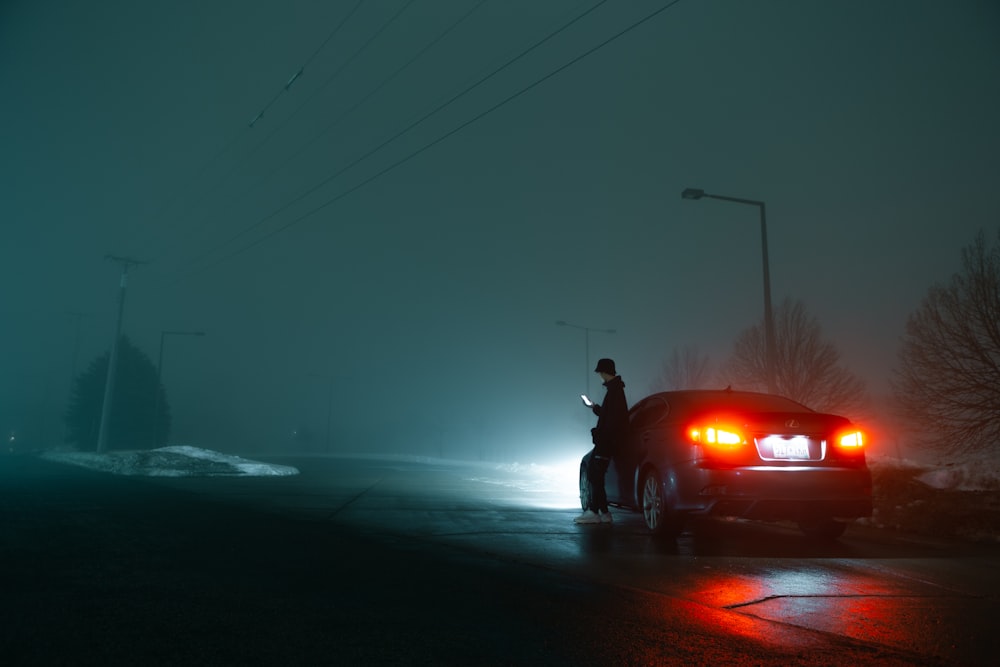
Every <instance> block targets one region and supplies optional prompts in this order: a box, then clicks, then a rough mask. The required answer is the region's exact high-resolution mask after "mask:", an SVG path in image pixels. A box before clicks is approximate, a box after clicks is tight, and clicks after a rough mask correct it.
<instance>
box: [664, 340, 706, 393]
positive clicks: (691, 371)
mask: <svg viewBox="0 0 1000 667" xmlns="http://www.w3.org/2000/svg"><path fill="white" fill-rule="evenodd" d="M711 367H712V364H711V361H710V360H709V358H708V355H707V354H702V353H701V352H700V351H699V349H698V347H697V346H695V345H687V346H684V347H682V348H676V347H675V348H674V349H673V351H672V352H671V353H670V356H669V357H668V358H667V359H666V360H665V361H664V362H663V368H662V370H661V371H660V376H659V377H658V378H657V379H656V381H655V382H654V385H653V388H652V389H653V391H672V390H676V389H705V388H707V387H708V386H709V383H710V382H711Z"/></svg>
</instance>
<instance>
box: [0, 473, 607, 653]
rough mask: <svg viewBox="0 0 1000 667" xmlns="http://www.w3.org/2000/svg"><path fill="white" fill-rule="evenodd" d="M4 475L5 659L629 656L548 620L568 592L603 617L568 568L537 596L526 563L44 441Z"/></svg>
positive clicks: (0, 573) (1, 621)
mask: <svg viewBox="0 0 1000 667" xmlns="http://www.w3.org/2000/svg"><path fill="white" fill-rule="evenodd" d="M0 488H2V491H3V495H2V496H0V498H2V500H0V509H2V514H0V526H2V529H3V534H2V536H0V558H2V570H0V595H2V602H0V662H2V664H5V665H60V664H65V665H80V664H87V665H91V664H92V665H151V664H159V665H289V664H296V665H326V664H337V665H362V664H364V665H371V664H445V665H451V664H454V665H460V664H461V665H471V664H540V663H539V661H540V660H541V661H542V662H549V663H550V664H551V663H552V662H553V660H552V659H551V656H559V661H561V662H563V663H564V664H570V663H572V662H575V661H577V662H579V663H581V664H596V663H598V662H607V664H613V663H615V662H620V660H621V659H622V657H623V656H622V655H615V654H614V653H609V654H606V655H603V656H602V655H600V654H598V655H595V654H593V652H592V642H588V641H586V639H587V635H588V634H592V633H593V630H594V628H593V627H567V628H564V629H563V630H555V631H554V630H553V625H552V623H550V622H549V621H550V620H551V618H552V617H553V616H554V615H558V614H560V609H563V608H566V607H567V606H570V607H572V608H574V609H577V610H580V611H582V613H583V614H584V617H586V614H587V613H588V609H589V610H590V613H593V615H594V617H595V618H596V617H597V616H598V615H599V606H600V600H599V595H598V594H595V592H594V591H591V590H587V587H586V585H583V584H579V583H570V582H568V581H566V582H563V583H565V586H564V587H563V588H561V589H554V590H553V591H552V593H553V595H552V597H550V598H549V602H548V603H546V604H545V605H543V606H539V604H538V597H537V595H536V594H535V593H534V591H533V589H534V588H535V587H536V586H537V585H538V582H536V581H535V578H536V577H537V576H538V575H537V574H536V573H535V572H534V571H533V570H532V569H531V568H528V567H517V566H516V565H511V564H510V563H507V564H504V566H503V567H502V568H500V567H498V566H497V565H496V564H491V562H490V561H489V560H486V559H479V560H474V559H473V557H472V556H463V555H461V554H450V555H449V556H448V557H447V558H442V555H441V554H440V553H435V554H430V553H427V552H425V551H423V550H422V549H423V548H422V547H420V546H419V545H415V544H412V543H400V544H391V543H387V542H386V541H384V540H382V539H381V538H377V537H373V536H368V537H366V536H363V535H361V534H358V533H357V532H352V531H348V530H345V529H344V528H343V527H338V526H334V525H331V524H328V523H324V522H317V521H300V520H294V519H289V518H287V517H278V516H272V515H266V514H261V513H256V512H253V511H248V510H246V509H241V508H236V507H231V506H226V505H223V504H213V503H207V502H205V501H204V499H199V498H196V497H191V496H187V495H185V494H183V493H178V492H176V491H171V490H169V489H166V488H163V487H160V486H157V485H155V484H149V483H145V482H143V481H141V480H129V479H127V478H118V477H113V476H110V475H105V474H100V473H92V472H88V471H84V470H80V469H76V468H71V467H68V466H60V465H57V464H52V463H45V462H42V461H38V460H36V459H33V458H29V457H6V458H4V459H3V460H0ZM464 558H468V559H469V560H468V561H466V562H463V559H464ZM545 585H546V586H551V583H546V584H545ZM527 597H530V598H531V599H530V601H529V600H527V599H526V598H527ZM545 656H550V659H546V658H545Z"/></svg>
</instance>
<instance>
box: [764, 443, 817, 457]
mask: <svg viewBox="0 0 1000 667" xmlns="http://www.w3.org/2000/svg"><path fill="white" fill-rule="evenodd" d="M772 442H773V446H774V450H773V451H774V458H776V459H808V458H809V443H808V442H806V441H805V440H775V441H772Z"/></svg>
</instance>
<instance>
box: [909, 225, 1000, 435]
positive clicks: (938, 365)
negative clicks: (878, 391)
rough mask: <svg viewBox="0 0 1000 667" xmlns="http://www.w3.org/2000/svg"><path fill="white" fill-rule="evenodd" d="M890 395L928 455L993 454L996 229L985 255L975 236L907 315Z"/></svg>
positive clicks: (999, 392)
mask: <svg viewBox="0 0 1000 667" xmlns="http://www.w3.org/2000/svg"><path fill="white" fill-rule="evenodd" d="M892 389H893V398H894V402H895V404H896V406H897V408H898V409H899V410H900V412H901V413H902V414H903V416H904V417H906V418H907V420H908V422H910V423H911V424H913V425H914V426H915V427H917V428H916V430H917V431H918V432H919V433H921V434H923V437H922V438H920V439H919V442H920V443H921V444H923V445H924V446H925V447H927V448H928V449H930V450H932V451H937V452H940V453H952V454H982V453H990V454H996V453H998V452H1000V230H998V232H997V237H996V243H995V245H994V246H993V247H992V248H990V247H988V246H987V241H986V234H985V233H984V232H982V231H980V232H979V234H977V235H976V238H975V239H974V241H973V242H972V244H971V245H969V246H967V247H966V248H964V249H963V250H962V269H961V271H960V272H959V273H956V274H955V275H954V276H952V278H951V282H950V283H949V284H948V285H947V286H941V285H935V286H933V287H931V288H930V290H928V292H927V296H925V297H924V300H923V302H922V303H921V305H920V307H919V308H918V309H917V311H916V312H914V313H913V314H911V315H910V318H909V320H908V321H907V324H906V335H905V336H904V337H903V343H902V346H901V348H900V351H899V357H898V366H897V368H896V369H894V371H893V378H892Z"/></svg>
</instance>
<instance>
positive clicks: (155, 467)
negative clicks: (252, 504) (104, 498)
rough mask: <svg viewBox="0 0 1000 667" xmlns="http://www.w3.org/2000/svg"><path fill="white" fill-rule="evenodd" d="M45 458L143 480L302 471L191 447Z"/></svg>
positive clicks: (56, 453) (49, 455) (51, 453)
mask: <svg viewBox="0 0 1000 667" xmlns="http://www.w3.org/2000/svg"><path fill="white" fill-rule="evenodd" d="M42 458H45V459H47V460H49V461H55V462H58V463H68V464H70V465H76V466H81V467H83V468H89V469H91V470H99V471H101V472H109V473H112V474H115V475H132V476H141V477H270V476H284V475H297V474H299V471H298V469H297V468H294V467H292V466H282V465H275V464H273V463H262V462H260V461H253V460H250V459H244V458H242V457H239V456H234V455H231V454H222V453H220V452H215V451H212V450H210V449H201V448H199V447H191V446H188V445H173V446H170V447H160V448H158V449H149V450H122V451H112V452H104V453H101V454H98V453H96V452H64V451H49V452H45V453H43V454H42Z"/></svg>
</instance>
